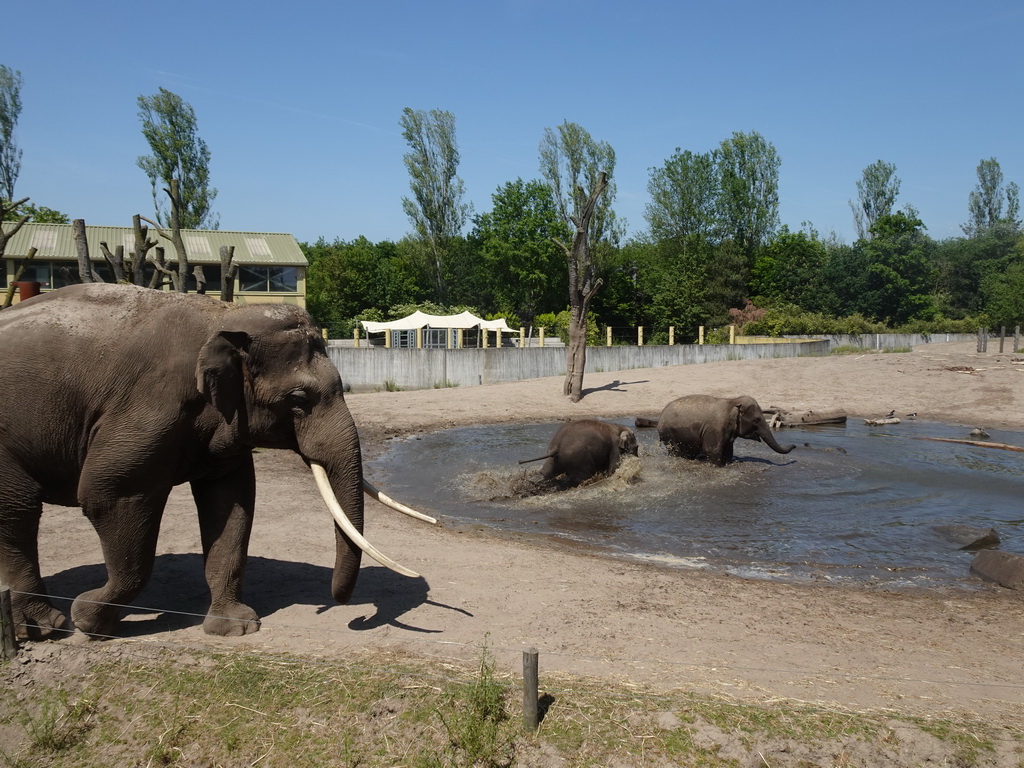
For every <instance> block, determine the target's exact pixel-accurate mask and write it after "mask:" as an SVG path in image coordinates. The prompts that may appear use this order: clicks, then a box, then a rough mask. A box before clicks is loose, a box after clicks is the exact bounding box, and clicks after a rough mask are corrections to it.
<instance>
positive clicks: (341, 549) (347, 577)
mask: <svg viewBox="0 0 1024 768" xmlns="http://www.w3.org/2000/svg"><path fill="white" fill-rule="evenodd" d="M303 421H304V423H303V424H302V426H301V428H300V429H297V430H296V436H297V437H298V443H299V451H300V452H301V454H302V456H303V458H304V459H305V460H306V463H307V464H309V466H310V469H311V470H312V471H313V476H314V478H315V479H316V482H317V486H318V488H319V489H320V494H321V496H323V498H324V503H326V504H327V506H328V508H329V509H330V510H331V513H332V515H333V516H334V518H335V526H334V538H335V558H334V574H333V577H332V579H331V593H332V594H333V595H334V599H335V600H337V601H338V602H339V603H347V602H348V600H349V599H350V598H351V597H352V590H353V589H355V585H356V579H357V578H358V576H359V564H360V561H361V560H362V553H363V550H362V548H360V546H359V539H360V538H361V537H362V532H363V457H362V453H361V451H360V449H359V436H358V434H357V432H356V426H355V422H354V421H353V420H352V416H351V414H350V413H349V412H348V408H347V407H346V406H345V403H344V400H342V399H341V398H340V397H339V398H338V400H337V402H336V403H334V404H332V406H331V407H330V408H329V409H328V414H327V415H324V414H313V415H311V416H309V417H308V418H306V419H304V420H303ZM339 516H340V518H342V519H344V520H345V525H344V526H343V525H342V524H341V523H340V522H339Z"/></svg>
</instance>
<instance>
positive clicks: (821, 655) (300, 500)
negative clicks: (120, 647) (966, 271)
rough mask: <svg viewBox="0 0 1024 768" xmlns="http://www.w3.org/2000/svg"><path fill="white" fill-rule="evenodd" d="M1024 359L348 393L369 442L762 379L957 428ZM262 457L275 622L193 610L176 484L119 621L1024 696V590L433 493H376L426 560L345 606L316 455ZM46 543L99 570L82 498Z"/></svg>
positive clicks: (855, 697) (887, 693) (809, 398)
mask: <svg viewBox="0 0 1024 768" xmlns="http://www.w3.org/2000/svg"><path fill="white" fill-rule="evenodd" d="M990 349H991V346H990ZM1022 362H1024V354H1022V355H1013V354H1010V353H1006V354H997V353H993V352H990V353H988V354H978V353H976V351H975V349H974V345H973V343H971V344H963V343H953V344H931V345H924V346H921V347H918V348H916V349H915V350H914V351H913V352H912V353H895V354H864V355H847V356H832V357H827V358H801V359H786V360H765V361H755V362H749V361H746V362H723V363H712V364H706V365H690V366H679V367H673V368H659V369H644V370H631V371H620V372H612V373H588V374H587V375H586V378H585V388H586V396H585V397H584V399H583V400H582V401H581V402H580V403H578V404H572V403H570V402H568V400H567V399H566V398H565V397H563V396H562V394H561V390H562V380H561V378H547V379H537V380H530V381H522V382H515V383H510V384H500V385H494V386H489V387H473V388H458V389H441V390H425V391H414V392H381V393H368V394H356V395H351V396H349V397H348V403H349V407H350V409H351V411H352V413H353V415H354V416H355V419H356V422H357V424H358V425H359V427H360V432H361V435H362V438H363V444H364V452H365V453H367V454H368V455H373V454H375V453H377V452H379V451H381V450H384V449H385V448H386V446H387V442H388V439H390V438H392V437H400V436H408V435H411V434H415V433H421V432H427V431H433V430H437V429H443V428H448V427H453V426H462V425H470V424H486V423H502V422H512V421H545V420H552V421H553V420H557V419H561V418H566V417H571V416H595V417H605V418H620V417H632V416H635V415H656V414H657V413H658V411H660V409H661V407H662V406H663V405H664V404H665V403H667V402H668V401H669V400H671V399H673V398H675V397H677V396H679V395H683V394H687V393H697V392H702V393H710V394H720V395H734V394H749V395H752V396H753V397H755V398H756V399H757V400H758V401H759V402H760V403H761V404H762V406H765V407H768V406H773V405H774V406H779V407H784V408H793V409H803V408H829V407H842V408H845V409H846V410H847V412H848V413H849V414H850V416H851V418H857V417H862V418H874V417H878V416H882V415H884V414H885V413H887V412H888V411H889V410H891V409H894V410H896V412H897V414H898V415H903V414H906V413H911V412H916V413H917V415H918V416H917V417H918V419H921V420H941V421H948V422H953V423H957V424H962V425H964V427H965V437H966V434H967V432H969V430H970V429H971V428H973V427H978V426H980V427H994V428H999V427H1002V428H1014V429H1022V428H1024V394H1022V393H1024V364H1019V363H1022ZM740 449H741V446H740ZM1022 460H1024V459H1022ZM722 471H729V468H728V467H726V468H724V469H723V470H722ZM438 472H444V468H443V467H438ZM257 473H258V482H259V506H258V510H257V520H256V525H255V530H254V533H253V539H252V543H251V547H250V559H249V567H248V573H247V583H246V598H247V600H248V601H249V602H250V604H251V605H252V606H253V607H254V608H255V609H256V610H257V612H259V614H260V615H261V616H262V617H263V627H262V630H261V631H260V632H258V633H256V634H254V635H250V636H248V637H242V638H227V639H221V638H211V637H208V636H206V635H204V634H203V633H202V630H201V628H200V627H199V623H200V621H201V619H200V618H198V617H196V616H193V615H190V614H202V613H203V612H204V611H205V609H206V602H207V600H208V597H207V593H206V588H205V583H204V581H203V579H202V561H201V556H200V554H198V553H199V552H200V551H201V550H200V544H199V530H198V525H197V524H196V521H195V516H194V507H193V505H192V503H191V499H190V498H189V495H188V493H187V491H186V490H184V489H177V490H176V491H175V494H174V495H173V497H172V500H171V503H170V505H169V507H168V510H167V513H166V516H165V520H164V524H163V530H162V532H161V540H160V544H159V557H158V559H157V564H156V569H155V572H154V576H153V579H152V580H151V583H150V585H149V587H147V589H146V591H145V592H144V593H143V595H141V596H140V597H139V599H138V600H137V601H136V604H137V605H139V606H148V607H151V608H153V609H154V610H152V611H149V612H145V611H143V612H140V613H134V614H132V615H131V616H130V617H128V618H127V619H126V621H125V622H124V624H123V628H124V634H125V636H126V638H127V639H126V640H118V641H114V642H118V643H121V642H158V643H171V644H182V645H186V646H203V647H217V648H219V647H228V648H234V649H239V650H243V649H249V648H253V649H261V650H268V651H284V652H289V653H300V654H308V655H313V656H327V657H332V656H343V655H345V654H347V653H351V652H353V651H354V650H362V649H374V648H394V647H396V646H398V647H400V648H401V649H402V650H403V651H407V652H411V653H414V654H417V655H424V656H436V657H441V658H458V659H463V660H472V659H479V654H480V650H479V649H480V646H481V645H482V644H484V643H485V642H486V644H487V645H488V647H489V648H490V649H491V651H492V652H493V654H494V657H495V659H496V661H497V663H498V664H499V666H500V667H501V668H502V669H505V670H512V671H515V670H518V669H519V668H520V664H521V652H522V651H523V650H524V649H526V648H529V647H536V648H537V649H538V650H539V652H540V666H541V685H542V687H543V686H544V685H545V675H546V674H551V673H557V672H571V673H576V674H582V675H587V676H594V677H598V678H615V679H622V680H628V681H633V682H636V683H639V684H644V685H650V686H652V687H654V688H655V689H666V688H683V689H688V690H695V691H703V692H714V693H720V694H727V695H729V696H733V697H737V698H741V699H745V700H757V701H768V700H774V699H778V698H784V699H790V700H798V701H806V702H814V703H817V704H821V705H824V706H836V707H839V708H851V709H871V710H875V709H883V710H884V709H894V710H899V711H901V712H906V713H912V714H921V715H938V714H945V713H956V714H968V715H973V716H978V717H983V718H986V719H991V720H993V721H1000V722H1004V723H1019V722H1020V721H1021V718H1022V716H1024V665H1022V664H1021V660H1022V659H1024V594H1022V593H1021V592H1014V591H1010V590H1006V589H1001V588H999V587H995V586H985V587H983V588H980V589H977V590H949V591H916V592H893V591H884V590H880V589H861V588H851V587H834V586H818V585H789V584H782V583H772V582H766V581H755V580H745V579H742V578H738V577H735V576H720V575H714V574H709V573H706V572H699V571H685V570H672V569H663V568H660V567H658V566H656V565H646V564H634V563H631V562H620V561H616V560H612V559H609V558H602V557H597V556H592V555H587V554H582V553H580V552H576V551H572V550H570V549H565V548H558V547H553V546H548V545H543V544H539V543H537V542H533V541H528V540H525V539H523V538H520V537H516V536H512V535H507V536H503V535H498V534H494V533H486V532H482V531H475V530H470V529H464V528H459V527H457V526H455V525H453V524H451V523H450V522H446V521H445V518H444V510H443V509H437V510H424V511H428V512H431V513H434V514H437V515H438V517H439V518H440V520H441V522H440V524H439V525H438V526H437V527H431V526H428V525H426V524H423V523H420V522H417V521H414V520H410V519H408V518H405V517H403V516H401V515H398V514H397V513H394V512H391V511H389V510H386V509H384V508H383V507H381V506H379V505H378V504H376V503H375V502H369V506H368V508H367V519H368V522H367V535H368V538H369V539H370V540H371V541H372V542H373V543H374V544H375V545H377V546H378V547H379V548H380V549H382V550H383V551H384V552H386V553H387V554H389V555H391V556H392V557H394V558H395V559H397V560H399V561H400V562H402V563H403V564H404V565H406V566H409V567H411V568H413V569H415V570H417V571H418V572H419V573H421V574H422V576H421V577H420V578H416V579H410V578H405V577H402V576H398V575H396V574H394V573H392V572H390V571H387V570H385V569H384V568H383V567H381V566H379V565H377V564H376V563H374V562H372V561H369V560H367V559H365V558H364V565H363V570H362V574H361V576H360V580H359V584H358V586H357V588H356V592H355V595H354V598H353V600H352V602H351V603H350V604H349V605H344V606H339V605H335V604H333V602H332V600H331V597H330V593H329V580H330V568H331V566H332V564H333V558H334V553H333V537H332V534H331V525H332V524H331V522H330V519H329V517H328V515H327V514H326V512H325V511H324V508H323V504H322V502H321V501H320V499H319V497H318V496H317V494H316V491H315V489H314V487H313V483H312V480H311V479H310V478H309V477H308V473H307V472H306V470H305V468H304V466H303V465H302V464H301V462H300V461H298V459H297V458H296V457H294V456H292V455H291V454H287V453H281V452H277V451H264V452H260V453H258V454H257ZM370 479H371V480H373V479H374V478H370ZM384 490H385V491H386V490H387V489H386V488H385V489H384ZM40 549H41V562H42V568H43V574H44V576H46V577H47V581H48V584H49V585H50V591H51V593H52V594H55V595H68V596H74V595H76V594H78V593H79V592H81V591H83V590H85V589H87V588H91V587H92V586H94V585H96V584H97V583H98V582H100V581H101V580H102V578H103V570H102V566H101V562H102V558H101V556H100V552H99V547H98V543H97V541H96V537H95V534H94V533H93V532H92V530H91V528H90V527H89V526H88V524H87V523H86V522H85V520H84V518H83V517H82V516H81V514H80V513H79V512H78V511H77V510H69V509H60V508H54V509H52V510H48V512H47V514H45V515H44V518H43V530H42V532H41V536H40ZM178 612H180V613H178ZM66 642H72V643H74V642H79V641H76V640H75V639H72V640H71V641H66ZM550 684H551V683H550V682H549V685H550Z"/></svg>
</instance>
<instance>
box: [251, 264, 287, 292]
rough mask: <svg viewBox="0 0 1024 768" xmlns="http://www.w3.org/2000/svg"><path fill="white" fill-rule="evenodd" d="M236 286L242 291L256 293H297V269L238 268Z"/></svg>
mask: <svg viewBox="0 0 1024 768" xmlns="http://www.w3.org/2000/svg"><path fill="white" fill-rule="evenodd" d="M238 284H239V288H240V290H242V291H248V292H257V293H297V292H298V289H299V270H298V268H297V267H244V266H243V267H239V269H238Z"/></svg>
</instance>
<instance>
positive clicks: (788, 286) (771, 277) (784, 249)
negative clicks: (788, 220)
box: [750, 226, 828, 309]
mask: <svg viewBox="0 0 1024 768" xmlns="http://www.w3.org/2000/svg"><path fill="white" fill-rule="evenodd" d="M827 260H828V251H827V250H826V248H825V244H824V243H822V242H821V241H820V240H819V239H818V238H817V237H815V236H814V234H813V233H808V232H805V231H803V230H801V231H800V232H790V231H789V228H788V227H785V226H783V227H782V231H781V232H779V234H778V235H776V237H775V238H774V239H773V240H772V241H771V242H770V243H769V244H768V245H766V246H765V247H764V248H762V249H761V251H759V252H758V255H757V258H756V260H755V262H754V268H753V270H752V271H751V286H750V287H751V290H752V291H753V293H754V294H755V295H758V296H765V297H767V298H768V299H771V300H772V301H773V302H776V303H779V302H785V303H791V304H797V305H798V306H800V307H803V308H805V309H812V308H816V305H817V302H818V296H819V295H820V292H821V286H820V276H821V270H822V268H823V267H824V265H825V263H826V261H827Z"/></svg>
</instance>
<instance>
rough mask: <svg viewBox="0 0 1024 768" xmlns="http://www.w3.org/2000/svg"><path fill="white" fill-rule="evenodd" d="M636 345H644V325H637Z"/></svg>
mask: <svg viewBox="0 0 1024 768" xmlns="http://www.w3.org/2000/svg"><path fill="white" fill-rule="evenodd" d="M636 345H637V346H638V347H642V346H643V345H644V327H643V326H642V325H638V326H637V327H636Z"/></svg>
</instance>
